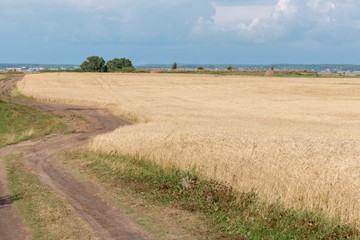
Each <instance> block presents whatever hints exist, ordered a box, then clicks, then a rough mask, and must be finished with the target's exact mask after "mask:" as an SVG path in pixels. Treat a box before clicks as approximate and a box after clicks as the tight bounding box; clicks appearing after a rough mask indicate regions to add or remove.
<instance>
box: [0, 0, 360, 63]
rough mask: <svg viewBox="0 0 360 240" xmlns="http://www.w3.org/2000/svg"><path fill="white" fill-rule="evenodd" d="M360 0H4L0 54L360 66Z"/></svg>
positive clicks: (45, 59)
mask: <svg viewBox="0 0 360 240" xmlns="http://www.w3.org/2000/svg"><path fill="white" fill-rule="evenodd" d="M359 12H360V1H359V0H211V1H209V0H151V1H148V0H0V34H1V35H0V62H1V63H54V64H61V63H62V64H66V63H68V64H80V63H81V62H82V61H84V60H85V59H86V58H87V57H88V56H93V55H95V56H101V57H104V59H105V60H110V59H113V58H121V57H126V58H129V59H130V60H131V61H132V62H133V63H134V64H135V65H139V64H151V63H153V64H156V63H173V62H174V61H176V62H177V63H194V64H201V63H203V64H227V63H233V64H236V63H238V64H278V63H290V64H291V63H294V64H301V63H302V64H317V63H321V64H326V63H336V64H360V41H359V39H360V14H359Z"/></svg>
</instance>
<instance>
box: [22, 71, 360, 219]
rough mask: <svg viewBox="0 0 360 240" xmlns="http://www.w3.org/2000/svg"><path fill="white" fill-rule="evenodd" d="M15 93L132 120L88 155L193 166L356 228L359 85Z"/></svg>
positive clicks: (207, 81)
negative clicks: (102, 109)
mask: <svg viewBox="0 0 360 240" xmlns="http://www.w3.org/2000/svg"><path fill="white" fill-rule="evenodd" d="M18 88H19V89H20V91H21V92H22V93H24V94H26V95H30V96H34V97H36V98H38V99H42V100H51V101H57V102H66V103H77V104H79V103H80V104H84V105H92V106H93V105H95V106H105V107H107V108H109V109H111V110H112V111H113V112H114V113H116V114H119V115H125V116H127V117H128V118H134V116H135V117H136V118H137V119H138V120H139V123H138V124H136V125H133V126H128V127H123V128H120V129H117V130H116V131H114V132H112V133H109V134H106V135H103V136H99V137H97V138H95V139H94V140H93V141H92V143H91V144H90V146H89V147H90V148H91V149H92V150H102V151H108V152H109V151H119V152H122V153H124V154H131V155H138V156H144V157H147V158H150V159H152V160H153V161H155V162H158V163H160V164H162V165H166V166H171V165H175V166H177V167H180V168H182V169H189V168H190V169H191V168H196V169H197V170H198V171H199V172H201V173H202V174H203V175H205V176H208V177H211V178H216V179H219V180H223V181H227V182H228V183H230V184H231V185H233V186H235V187H237V188H240V189H245V190H249V189H254V190H255V191H256V192H257V193H258V194H259V196H260V197H262V198H263V199H265V200H267V201H276V200H278V199H280V200H281V201H282V202H284V203H285V205H287V206H294V207H304V206H306V207H308V208H310V209H322V210H323V211H324V212H325V213H328V214H329V215H330V216H340V217H341V219H342V220H343V221H344V222H347V221H350V222H355V223H357V224H358V226H360V161H359V158H360V157H359V156H360V138H359V137H360V125H359V123H360V104H359V100H360V81H359V79H318V78H316V79H315V78H314V79H311V78H306V79H305V78H304V79H302V78H265V77H241V76H210V75H180V74H171V75H170V74H156V73H153V74H96V73H92V74H88V73H81V74H80V73H52V74H40V75H39V74H36V75H27V76H25V78H24V79H23V81H22V82H20V83H19V84H18Z"/></svg>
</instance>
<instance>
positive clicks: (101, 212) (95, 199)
mask: <svg viewBox="0 0 360 240" xmlns="http://www.w3.org/2000/svg"><path fill="white" fill-rule="evenodd" d="M19 78H20V77H15V78H13V79H11V82H12V83H14V82H16V81H17V80H18V79H19ZM6 84H7V87H8V86H10V83H9V81H8V82H7V83H6ZM0 97H2V98H3V99H7V100H11V101H12V102H15V103H17V104H20V105H27V106H31V107H35V108H37V109H41V110H42V111H45V112H51V113H54V114H59V115H65V116H66V117H65V119H67V120H68V121H75V125H76V126H78V127H77V130H76V132H75V133H74V134H70V135H63V134H61V135H52V136H48V137H44V138H42V139H37V140H32V141H27V142H23V143H20V144H17V145H12V146H8V147H5V148H2V149H0V216H1V217H0V236H1V237H0V238H1V239H30V235H29V230H27V229H26V228H25V227H24V224H23V223H22V220H21V218H20V217H19V216H18V214H17V212H16V210H15V209H14V206H13V204H12V203H11V198H10V196H9V192H8V189H7V182H6V176H5V170H4V161H3V160H1V159H2V158H3V157H4V156H5V155H6V154H8V153H10V152H13V151H16V152H22V153H23V156H24V159H25V160H26V162H27V163H28V164H29V166H30V167H31V168H32V169H33V171H34V172H35V173H36V174H37V175H38V177H39V178H40V180H41V181H42V182H43V183H44V184H46V185H47V186H48V187H49V188H50V189H52V190H53V191H55V192H56V193H58V194H59V195H61V196H62V197H63V198H64V199H66V201H67V202H68V203H69V204H70V205H71V206H72V207H73V208H74V209H75V210H76V212H77V213H78V214H79V216H80V217H81V218H82V219H84V220H85V221H86V222H87V223H88V224H89V225H90V226H91V227H92V228H93V229H94V231H95V232H96V234H97V236H98V237H99V238H101V239H152V238H151V237H150V235H149V234H148V233H147V232H145V231H144V230H143V229H141V228H140V227H138V226H136V225H135V224H134V223H133V222H132V221H131V220H130V219H129V217H128V216H127V215H126V214H124V213H123V212H121V211H120V210H118V209H116V208H115V207H113V206H112V205H111V204H109V203H108V202H107V201H106V200H105V198H104V197H103V196H102V194H101V190H100V187H99V186H97V185H96V184H95V183H93V182H89V181H80V180H78V179H76V178H74V176H73V175H72V174H71V172H70V171H69V170H68V169H66V168H65V167H64V166H63V165H62V164H61V163H59V162H58V161H57V158H56V156H57V154H58V153H60V152H62V151H64V150H70V149H72V148H75V147H78V146H81V145H84V144H86V143H87V142H88V141H89V140H90V139H91V138H92V137H94V136H96V135H98V134H102V133H106V132H109V131H112V130H114V129H116V128H118V127H120V126H123V125H127V124H129V123H128V122H126V121H124V120H122V119H119V118H117V117H114V116H112V115H111V114H110V113H109V112H108V111H107V110H104V109H96V108H85V107H81V106H73V105H72V106H69V105H62V104H53V103H39V102H32V101H27V100H19V99H12V98H9V97H8V96H4V95H2V96H0ZM74 115H81V116H84V117H86V118H87V119H89V120H90V123H88V124H86V125H87V126H86V127H84V126H83V125H84V122H82V123H78V124H76V121H80V120H79V119H76V118H74V117H73V116H74ZM3 237H4V238H3Z"/></svg>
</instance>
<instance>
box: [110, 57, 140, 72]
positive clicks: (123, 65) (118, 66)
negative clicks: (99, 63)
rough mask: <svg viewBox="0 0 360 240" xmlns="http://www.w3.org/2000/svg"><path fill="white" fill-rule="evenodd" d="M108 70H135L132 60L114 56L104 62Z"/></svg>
mask: <svg viewBox="0 0 360 240" xmlns="http://www.w3.org/2000/svg"><path fill="white" fill-rule="evenodd" d="M106 66H107V70H108V72H121V71H125V72H131V71H133V70H135V68H134V66H133V64H132V62H131V61H130V60H129V59H127V58H121V59H119V58H114V59H113V60H110V61H108V62H107V63H106Z"/></svg>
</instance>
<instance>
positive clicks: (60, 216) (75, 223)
mask: <svg viewBox="0 0 360 240" xmlns="http://www.w3.org/2000/svg"><path fill="white" fill-rule="evenodd" d="M5 160H6V162H7V175H8V180H9V189H10V192H11V196H12V200H13V201H14V204H15V206H16V208H17V209H18V211H19V212H20V214H21V215H22V216H23V218H24V221H25V224H26V225H27V226H28V227H30V229H31V233H32V239H34V240H40V239H49V240H50V239H54V240H55V239H97V238H96V237H95V233H94V232H93V231H92V230H91V228H90V227H89V226H88V225H86V224H85V223H84V222H83V221H82V220H81V219H80V217H79V216H77V214H76V213H75V212H74V209H72V208H71V207H69V206H68V205H67V203H66V202H65V200H63V199H62V198H61V197H59V196H58V195H57V194H56V193H54V192H52V191H50V190H49V189H48V188H47V187H46V186H45V185H44V184H43V183H41V181H40V180H39V179H38V177H37V176H36V175H35V174H34V173H33V172H32V170H31V169H30V167H29V166H28V165H27V164H26V163H25V161H24V160H23V158H22V155H21V154H12V155H8V156H7V157H5Z"/></svg>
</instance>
